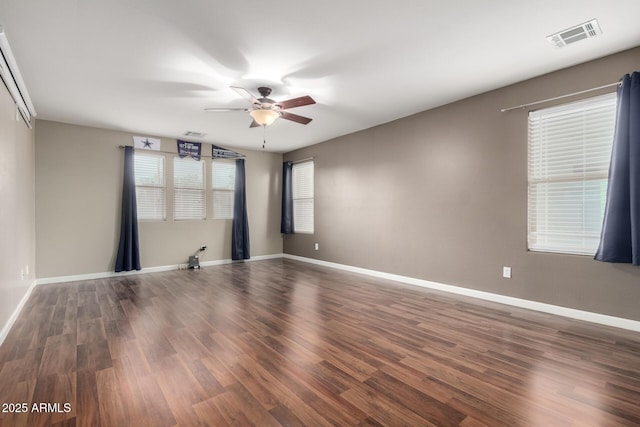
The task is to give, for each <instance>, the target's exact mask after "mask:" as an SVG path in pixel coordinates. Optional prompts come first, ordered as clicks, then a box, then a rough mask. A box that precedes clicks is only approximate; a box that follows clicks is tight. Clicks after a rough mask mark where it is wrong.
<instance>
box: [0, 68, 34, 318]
mask: <svg viewBox="0 0 640 427" xmlns="http://www.w3.org/2000/svg"><path fill="white" fill-rule="evenodd" d="M34 173H35V162H34V132H33V130H31V129H29V128H28V127H27V125H26V124H25V123H24V122H23V121H22V119H19V120H16V109H15V104H14V102H13V100H12V99H11V96H10V95H9V92H8V91H7V89H6V87H5V86H4V84H3V83H2V80H0V329H2V328H3V327H4V326H5V325H6V324H7V321H8V320H9V318H10V317H11V315H12V314H13V312H14V311H15V310H16V308H17V307H18V305H19V303H20V300H21V299H22V298H23V297H24V296H25V295H26V293H27V291H28V289H29V286H30V285H31V284H32V283H33V282H34V280H35V187H34ZM27 270H28V273H27ZM21 271H22V272H24V273H25V274H24V277H23V276H22V274H21Z"/></svg>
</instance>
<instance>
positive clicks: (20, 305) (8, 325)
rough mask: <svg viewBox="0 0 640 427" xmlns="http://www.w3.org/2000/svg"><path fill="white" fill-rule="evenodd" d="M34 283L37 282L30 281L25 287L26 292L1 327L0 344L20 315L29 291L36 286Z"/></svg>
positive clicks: (29, 294)
mask: <svg viewBox="0 0 640 427" xmlns="http://www.w3.org/2000/svg"><path fill="white" fill-rule="evenodd" d="M36 283H37V282H36V281H35V280H34V281H33V282H31V284H30V285H29V288H28V289H27V292H25V294H24V295H23V297H22V299H21V300H20V302H19V303H18V306H17V307H16V309H15V310H13V313H12V314H11V317H9V320H7V323H5V325H4V326H3V327H2V330H1V331H0V345H2V343H3V342H4V340H5V339H6V338H7V335H9V331H10V330H11V328H12V327H13V324H14V323H15V322H16V320H17V319H18V316H19V315H20V312H21V311H22V309H23V308H24V305H25V304H26V303H27V300H28V299H29V296H31V292H32V291H33V289H34V288H35V287H36Z"/></svg>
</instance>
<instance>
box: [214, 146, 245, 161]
mask: <svg viewBox="0 0 640 427" xmlns="http://www.w3.org/2000/svg"><path fill="white" fill-rule="evenodd" d="M211 157H212V158H214V159H239V158H242V157H244V156H243V155H242V154H240V153H236V152H235V151H232V150H229V149H228V148H224V147H220V146H218V145H213V144H212V145H211Z"/></svg>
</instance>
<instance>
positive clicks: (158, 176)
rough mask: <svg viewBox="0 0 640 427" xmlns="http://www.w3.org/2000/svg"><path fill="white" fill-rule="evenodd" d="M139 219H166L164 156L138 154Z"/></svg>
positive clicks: (135, 159) (137, 194) (137, 191)
mask: <svg viewBox="0 0 640 427" xmlns="http://www.w3.org/2000/svg"><path fill="white" fill-rule="evenodd" d="M134 162H135V166H134V167H135V174H136V200H137V209H138V219H146V220H164V219H165V184H164V156H158V155H154V154H140V153H138V152H137V153H136V154H135V156H134Z"/></svg>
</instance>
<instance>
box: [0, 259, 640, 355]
mask: <svg viewBox="0 0 640 427" xmlns="http://www.w3.org/2000/svg"><path fill="white" fill-rule="evenodd" d="M276 258H288V259H293V260H297V261H302V262H306V263H310V264H316V265H321V266H324V267H329V268H335V269H338V270H344V271H349V272H352V273H359V274H365V275H367V276H372V277H379V278H382V279H387V280H392V281H396V282H400V283H406V284H409V285H415V286H421V287H423V288H429V289H436V290H439V291H444V292H449V293H453V294H458V295H464V296H468V297H473V298H478V299H482V300H486V301H493V302H497V303H500V304H506V305H512V306H515V307H520V308H526V309H529V310H535V311H540V312H543V313H549V314H555V315H558V316H563V317H568V318H572V319H577V320H584V321H586V322H591V323H598V324H601V325H606V326H613V327H615V328H621V329H627V330H630V331H635V332H640V321H637V320H631V319H624V318H621V317H614V316H608V315H606V314H599V313H592V312H589V311H583V310H576V309H573V308H568V307H561V306H557V305H552V304H545V303H541V302H537V301H530V300H525V299H521V298H514V297H509V296H506V295H500V294H494V293H490V292H484V291H478V290H475V289H469V288H463V287H461V286H453V285H447V284H444V283H438V282H432V281H429V280H423V279H416V278H413V277H408V276H401V275H397V274H391V273H385V272H382V271H376V270H370V269H366V268H360V267H353V266H350V265H345V264H338V263H335V262H329V261H322V260H318V259H313V258H305V257H301V256H297V255H290V254H271V255H260V256H256V257H253V258H251V259H249V260H246V261H262V260H267V259H276ZM232 262H242V261H232V260H230V259H221V260H213V261H203V262H200V265H201V266H203V267H208V266H215V265H223V264H230V263H232ZM178 267H179V266H178V264H176V265H166V266H159V267H148V268H143V269H142V270H140V271H129V272H123V273H114V272H103V273H90V274H80V275H74V276H59V277H45V278H40V279H37V280H36V281H35V282H34V283H33V284H32V285H31V286H30V288H29V291H28V293H27V294H26V295H25V297H24V298H23V301H21V304H20V306H19V307H18V309H16V312H15V313H14V315H13V316H12V319H13V320H11V319H10V321H9V322H8V323H7V324H8V326H5V327H4V328H3V329H2V332H1V333H0V343H1V342H2V339H4V337H5V335H6V334H7V333H8V331H9V329H10V327H11V325H12V324H13V322H15V318H17V316H18V314H19V312H20V310H21V309H22V306H23V305H24V303H25V302H26V301H27V298H28V296H29V295H30V294H31V290H32V289H33V286H34V285H35V284H37V285H45V284H50V283H63V282H73V281H78V280H91V279H103V278H109V277H121V276H128V275H133V274H145V273H156V272H161V271H170V270H177V269H178Z"/></svg>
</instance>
